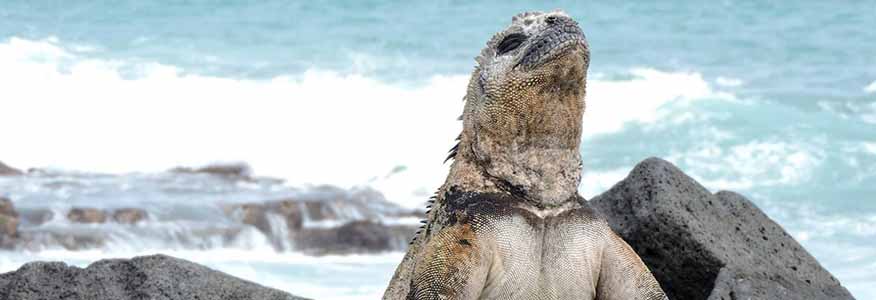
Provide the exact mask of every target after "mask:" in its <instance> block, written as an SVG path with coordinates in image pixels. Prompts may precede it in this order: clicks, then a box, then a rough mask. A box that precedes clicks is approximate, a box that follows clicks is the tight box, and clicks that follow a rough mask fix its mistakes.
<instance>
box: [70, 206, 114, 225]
mask: <svg viewBox="0 0 876 300" xmlns="http://www.w3.org/2000/svg"><path fill="white" fill-rule="evenodd" d="M67 219H68V220H70V222H75V223H86V224H92V223H103V222H106V212H105V211H103V210H100V209H97V208H91V207H74V208H72V209H70V211H69V212H67Z"/></svg>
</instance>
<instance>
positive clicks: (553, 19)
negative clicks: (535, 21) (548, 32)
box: [544, 16, 557, 25]
mask: <svg viewBox="0 0 876 300" xmlns="http://www.w3.org/2000/svg"><path fill="white" fill-rule="evenodd" d="M544 22H545V23H548V24H549V25H553V24H554V23H556V22H557V16H548V17H547V18H545V19H544Z"/></svg>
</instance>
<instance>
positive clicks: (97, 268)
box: [0, 255, 303, 300]
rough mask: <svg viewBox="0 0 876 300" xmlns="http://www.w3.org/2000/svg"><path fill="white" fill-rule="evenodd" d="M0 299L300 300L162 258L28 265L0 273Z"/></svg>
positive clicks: (283, 293) (188, 264) (205, 268)
mask: <svg viewBox="0 0 876 300" xmlns="http://www.w3.org/2000/svg"><path fill="white" fill-rule="evenodd" d="M0 299H15V300H37V299H68V300H129V299H130V300H134V299H137V300H140V299H155V300H189V299H202V300H295V299H303V298H300V297H297V296H294V295H291V294H288V293H286V292H283V291H279V290H276V289H272V288H267V287H264V286H261V285H258V284H256V283H252V282H249V281H245V280H242V279H239V278H236V277H232V276H230V275H227V274H224V273H222V272H219V271H215V270H212V269H209V268H207V267H204V266H201V265H198V264H195V263H192V262H189V261H186V260H182V259H178V258H173V257H170V256H165V255H152V256H141V257H135V258H132V259H108V260H101V261H98V262H95V263H93V264H91V265H90V266H88V267H87V268H85V269H82V268H78V267H74V266H68V265H66V264H64V263H61V262H32V263H28V264H25V265H24V266H22V267H21V268H20V269H18V270H17V271H14V272H9V273H5V274H0Z"/></svg>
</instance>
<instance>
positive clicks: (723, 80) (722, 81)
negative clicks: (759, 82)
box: [715, 76, 743, 87]
mask: <svg viewBox="0 0 876 300" xmlns="http://www.w3.org/2000/svg"><path fill="white" fill-rule="evenodd" d="M715 83H717V84H718V85H720V86H725V87H737V86H740V85H742V84H743V82H742V79H738V78H730V77H722V76H718V78H715Z"/></svg>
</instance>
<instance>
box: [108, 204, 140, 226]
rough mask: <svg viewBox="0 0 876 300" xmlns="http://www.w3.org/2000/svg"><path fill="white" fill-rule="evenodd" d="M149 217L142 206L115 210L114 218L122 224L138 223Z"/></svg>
mask: <svg viewBox="0 0 876 300" xmlns="http://www.w3.org/2000/svg"><path fill="white" fill-rule="evenodd" d="M148 217H149V213H147V212H146V210H144V209H142V208H120V209H116V210H115V211H113V220H115V221H116V223H120V224H137V223H139V222H140V221H143V220H145V219H146V218H148Z"/></svg>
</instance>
